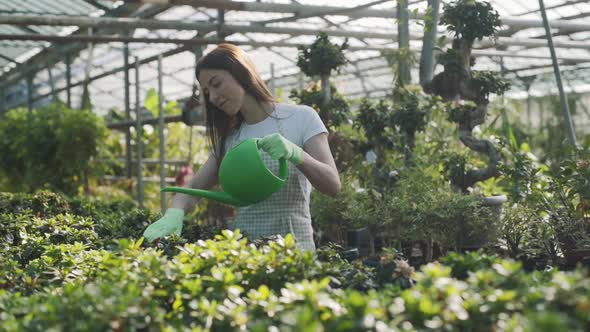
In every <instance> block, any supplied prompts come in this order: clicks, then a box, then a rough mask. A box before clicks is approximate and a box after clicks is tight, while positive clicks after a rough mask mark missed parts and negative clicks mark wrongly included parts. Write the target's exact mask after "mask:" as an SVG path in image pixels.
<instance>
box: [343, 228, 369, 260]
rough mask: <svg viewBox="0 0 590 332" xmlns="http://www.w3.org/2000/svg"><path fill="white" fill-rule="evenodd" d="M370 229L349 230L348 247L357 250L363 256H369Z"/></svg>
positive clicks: (347, 235) (347, 234) (347, 236)
mask: <svg viewBox="0 0 590 332" xmlns="http://www.w3.org/2000/svg"><path fill="white" fill-rule="evenodd" d="M369 236H370V235H369V229H368V228H367V227H362V228H357V229H349V230H347V231H346V242H347V244H348V247H352V248H357V249H358V251H359V253H360V255H361V256H367V255H368V254H369V252H370V248H369Z"/></svg>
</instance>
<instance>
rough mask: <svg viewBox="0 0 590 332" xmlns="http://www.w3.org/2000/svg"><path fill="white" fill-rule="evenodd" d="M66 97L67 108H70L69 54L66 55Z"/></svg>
mask: <svg viewBox="0 0 590 332" xmlns="http://www.w3.org/2000/svg"><path fill="white" fill-rule="evenodd" d="M55 93H57V91H56V92H55ZM66 96H67V97H66V100H67V104H68V108H72V59H71V58H70V54H69V53H68V54H66Z"/></svg>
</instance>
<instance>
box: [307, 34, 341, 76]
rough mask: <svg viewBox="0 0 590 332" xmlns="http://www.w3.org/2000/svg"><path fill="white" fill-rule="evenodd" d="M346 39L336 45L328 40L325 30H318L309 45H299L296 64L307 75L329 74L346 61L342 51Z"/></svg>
mask: <svg viewBox="0 0 590 332" xmlns="http://www.w3.org/2000/svg"><path fill="white" fill-rule="evenodd" d="M347 41H348V40H345V41H344V43H342V45H340V46H338V45H335V44H333V43H331V42H330V40H329V38H328V35H327V34H326V33H325V32H320V33H319V34H318V36H317V37H316V40H315V41H314V42H313V43H312V44H311V45H310V46H309V47H305V46H299V48H298V49H299V56H298V58H297V66H298V67H299V68H300V69H301V71H302V72H303V73H304V74H305V75H307V76H309V77H314V76H322V75H330V73H331V72H332V70H336V71H338V69H339V68H340V67H341V66H342V65H344V64H345V63H346V57H345V56H344V53H343V51H344V50H345V49H347V48H348V43H347Z"/></svg>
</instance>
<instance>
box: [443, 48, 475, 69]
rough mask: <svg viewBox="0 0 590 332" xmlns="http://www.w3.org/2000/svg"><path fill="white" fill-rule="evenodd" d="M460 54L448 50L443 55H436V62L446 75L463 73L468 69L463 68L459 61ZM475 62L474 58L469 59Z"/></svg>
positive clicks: (450, 49)
mask: <svg viewBox="0 0 590 332" xmlns="http://www.w3.org/2000/svg"><path fill="white" fill-rule="evenodd" d="M461 60H462V59H461V54H460V53H459V50H456V49H454V48H449V49H447V50H446V52H444V53H440V54H438V55H437V61H438V63H439V64H441V65H442V66H443V68H444V70H445V72H448V73H463V72H464V71H465V70H466V69H468V68H463V61H461ZM471 60H472V61H475V58H472V59H471Z"/></svg>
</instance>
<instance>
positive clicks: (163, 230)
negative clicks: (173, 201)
mask: <svg viewBox="0 0 590 332" xmlns="http://www.w3.org/2000/svg"><path fill="white" fill-rule="evenodd" d="M183 218H184V210H183V209H177V208H170V209H168V210H166V213H165V214H164V216H163V217H162V218H160V219H159V220H158V221H156V222H155V223H153V224H151V225H149V226H148V228H146V229H145V231H144V232H143V237H144V238H145V239H146V240H148V242H152V241H154V240H155V239H157V238H161V237H164V236H167V235H170V234H172V233H175V234H176V235H178V236H180V232H181V231H182V221H183Z"/></svg>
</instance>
